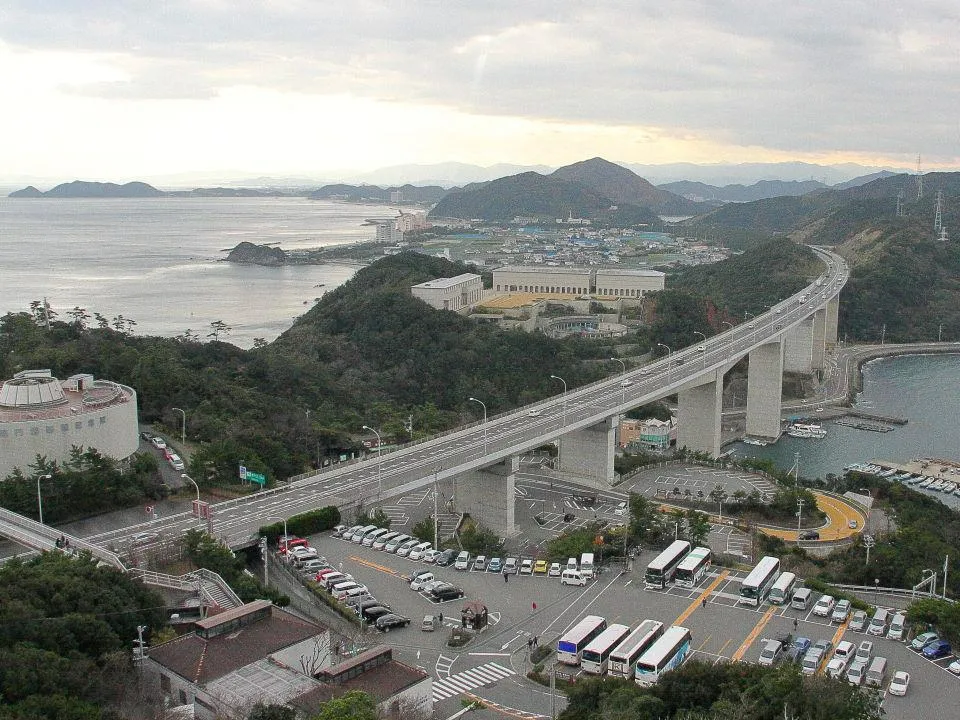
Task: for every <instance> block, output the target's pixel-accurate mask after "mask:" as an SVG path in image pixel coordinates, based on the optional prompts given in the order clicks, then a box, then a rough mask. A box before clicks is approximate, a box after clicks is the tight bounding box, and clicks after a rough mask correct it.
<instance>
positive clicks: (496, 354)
mask: <svg viewBox="0 0 960 720" xmlns="http://www.w3.org/2000/svg"><path fill="white" fill-rule="evenodd" d="M470 269H471V268H468V267H467V266H464V265H461V264H457V263H451V262H448V261H446V260H442V259H440V258H430V257H426V256H424V255H418V254H413V253H404V254H400V255H397V256H394V257H389V258H384V259H382V260H379V261H378V262H376V263H374V264H373V265H371V266H370V267H367V268H364V269H363V270H361V271H360V272H358V273H357V274H356V275H355V276H354V277H353V279H351V280H350V281H349V282H347V283H346V284H344V285H342V286H341V287H339V288H337V289H336V290H334V291H333V292H331V293H328V294H327V295H325V296H324V297H323V299H322V300H321V301H320V302H319V303H317V305H316V306H314V307H313V308H312V309H311V310H310V311H309V312H308V313H307V314H305V315H304V316H302V317H301V318H299V319H298V320H297V321H296V322H295V323H294V326H293V327H292V328H291V329H290V330H288V331H287V332H285V333H284V334H283V335H281V336H280V337H279V338H278V339H277V340H276V341H275V342H274V343H273V344H272V345H271V346H270V347H269V348H268V349H267V350H266V351H265V352H264V360H265V361H267V362H269V363H271V364H273V363H282V364H283V365H284V366H286V367H287V368H289V369H290V371H291V372H292V373H293V374H294V375H296V376H298V377H309V378H311V382H310V383H309V384H307V385H306V386H304V387H297V388H295V389H291V388H283V387H278V388H277V389H278V391H281V390H284V391H291V390H293V391H295V392H296V394H297V396H299V397H300V398H301V400H302V401H303V402H304V403H305V404H306V405H307V406H309V407H314V408H317V411H316V412H317V413H318V419H319V418H323V421H324V422H329V423H331V424H334V425H337V426H340V427H353V428H359V427H360V426H361V425H363V424H374V425H375V424H376V423H381V424H383V423H386V424H388V425H391V427H394V428H396V427H399V425H400V423H401V421H402V420H403V419H405V418H406V414H407V413H408V412H409V411H410V410H411V409H412V408H415V407H416V408H420V409H421V411H424V409H425V408H427V407H430V406H433V407H434V408H435V409H436V410H435V412H436V413H439V414H443V415H444V416H445V417H446V422H445V423H442V425H443V426H447V425H449V422H450V421H451V420H453V421H454V422H457V421H458V419H459V418H461V417H463V418H464V419H470V418H471V417H472V414H473V413H474V411H475V408H471V407H470V406H471V405H472V403H469V402H468V400H467V398H469V397H471V396H474V397H479V398H481V399H482V400H483V401H484V402H485V403H486V404H487V409H488V412H489V414H491V415H493V414H495V413H497V412H502V411H504V410H507V409H510V408H513V407H516V406H518V405H521V404H524V403H527V402H531V401H533V400H535V399H538V398H542V397H544V396H547V395H549V394H551V393H555V392H557V391H558V387H557V386H556V385H555V381H553V380H551V379H550V375H551V374H556V375H561V376H563V377H564V379H566V381H567V383H568V384H569V386H570V387H574V386H576V385H580V384H582V383H584V382H588V381H591V380H594V379H598V378H599V377H601V376H603V375H604V374H605V373H604V372H603V371H602V370H601V369H600V368H599V367H597V366H596V365H595V364H593V363H589V362H587V361H589V360H591V359H593V358H597V357H599V358H606V357H609V349H606V350H605V349H603V348H600V347H598V346H597V345H596V344H595V343H590V342H587V341H583V340H579V339H575V338H574V339H569V340H563V341H558V340H551V339H549V338H546V337H544V336H543V335H541V334H539V333H534V334H531V333H525V332H504V331H502V330H500V329H497V328H495V327H491V326H489V325H488V324H486V323H476V322H474V321H471V320H469V319H468V318H465V317H463V316H461V315H458V314H456V313H451V312H444V311H438V310H434V309H433V308H431V307H429V306H428V305H426V304H425V303H424V302H422V301H420V300H418V299H416V298H414V297H413V296H412V295H411V293H410V286H411V285H414V284H416V283H419V282H423V281H425V280H429V279H433V278H437V277H452V276H454V275H458V274H460V273H462V272H467V271H469V270H470ZM564 373H566V374H564ZM437 429H439V428H437Z"/></svg>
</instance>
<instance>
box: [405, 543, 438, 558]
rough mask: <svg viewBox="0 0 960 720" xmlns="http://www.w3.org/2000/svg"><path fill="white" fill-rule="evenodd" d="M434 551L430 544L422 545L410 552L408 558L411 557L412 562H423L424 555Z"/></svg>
mask: <svg viewBox="0 0 960 720" xmlns="http://www.w3.org/2000/svg"><path fill="white" fill-rule="evenodd" d="M432 549H433V546H432V545H431V544H430V543H420V544H419V545H417V546H415V547H414V548H413V549H412V550H411V551H410V554H409V555H408V556H407V557H409V558H410V559H411V560H423V555H424V553H426V552H427V551H428V550H432Z"/></svg>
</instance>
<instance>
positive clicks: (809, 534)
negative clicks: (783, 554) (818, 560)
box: [800, 530, 820, 540]
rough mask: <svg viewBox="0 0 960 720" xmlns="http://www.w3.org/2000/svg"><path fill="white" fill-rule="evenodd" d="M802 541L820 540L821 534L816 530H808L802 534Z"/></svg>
mask: <svg viewBox="0 0 960 720" xmlns="http://www.w3.org/2000/svg"><path fill="white" fill-rule="evenodd" d="M800 539H801V540H819V539H820V533H818V532H817V531H816V530H806V531H804V532H802V533H800Z"/></svg>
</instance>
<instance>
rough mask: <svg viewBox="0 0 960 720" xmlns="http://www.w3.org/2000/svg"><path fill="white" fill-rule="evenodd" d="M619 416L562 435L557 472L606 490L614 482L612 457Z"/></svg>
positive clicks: (615, 444)
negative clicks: (561, 449)
mask: <svg viewBox="0 0 960 720" xmlns="http://www.w3.org/2000/svg"><path fill="white" fill-rule="evenodd" d="M619 420H620V418H619V416H616V415H615V416H613V417H610V418H607V419H606V420H602V421H600V422H599V423H597V424H596V425H592V426H591V427H588V428H584V429H583V430H575V431H574V432H570V433H567V434H566V435H564V436H563V439H562V440H561V442H562V443H563V454H562V456H561V458H560V462H561V466H560V470H561V472H563V473H570V474H572V475H578V476H580V477H581V478H582V479H585V480H590V481H593V482H592V483H591V484H593V483H596V485H595V486H596V487H598V488H608V487H610V486H611V485H612V484H613V481H614V469H613V456H614V451H615V449H616V446H617V428H618V427H619V425H620V422H619Z"/></svg>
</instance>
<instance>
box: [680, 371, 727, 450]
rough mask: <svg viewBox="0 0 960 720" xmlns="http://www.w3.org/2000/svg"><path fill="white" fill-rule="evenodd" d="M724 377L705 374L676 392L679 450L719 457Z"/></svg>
mask: <svg viewBox="0 0 960 720" xmlns="http://www.w3.org/2000/svg"><path fill="white" fill-rule="evenodd" d="M723 375H724V373H723V372H721V371H720V370H717V371H715V372H713V373H711V374H710V375H704V376H702V377H699V378H697V379H696V380H694V381H692V382H691V383H690V384H689V385H686V386H684V387H683V388H681V389H680V391H679V392H678V393H677V399H678V401H679V406H678V409H677V447H686V448H687V449H688V450H696V451H699V452H705V453H709V454H710V455H711V456H713V457H717V456H719V455H720V429H721V412H722V410H723Z"/></svg>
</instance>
